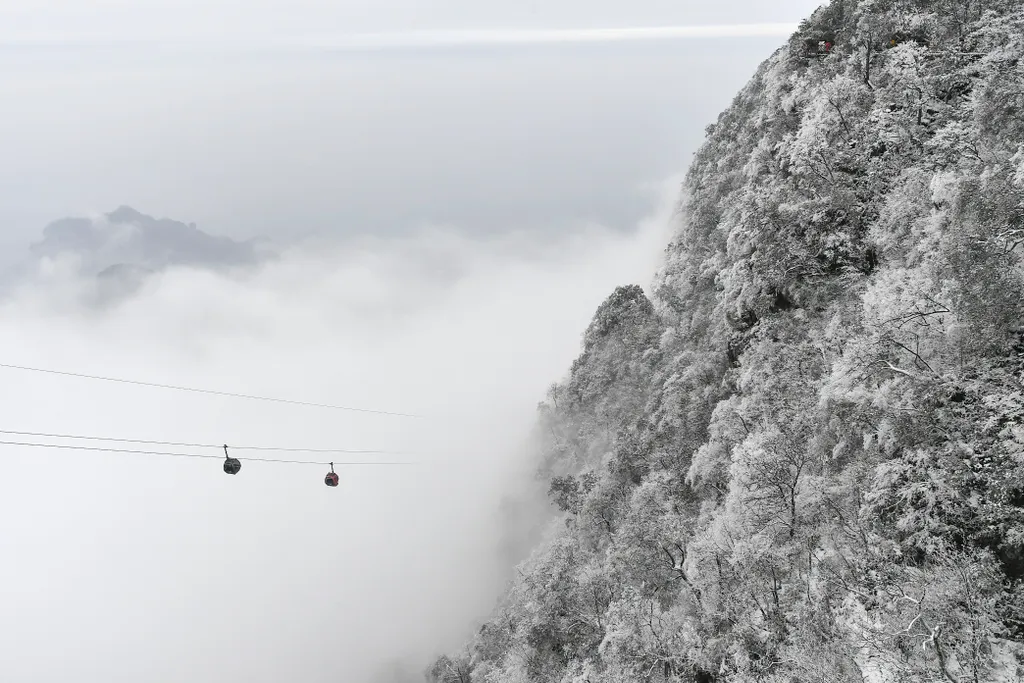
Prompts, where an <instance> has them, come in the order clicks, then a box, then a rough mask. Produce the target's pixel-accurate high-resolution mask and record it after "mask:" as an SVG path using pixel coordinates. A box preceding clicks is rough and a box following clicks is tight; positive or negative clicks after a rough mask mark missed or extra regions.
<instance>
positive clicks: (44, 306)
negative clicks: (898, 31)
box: [0, 0, 817, 683]
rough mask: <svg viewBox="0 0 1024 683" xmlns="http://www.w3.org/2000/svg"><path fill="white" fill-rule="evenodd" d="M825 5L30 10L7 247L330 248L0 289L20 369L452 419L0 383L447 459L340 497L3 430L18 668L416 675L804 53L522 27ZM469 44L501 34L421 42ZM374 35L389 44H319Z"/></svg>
mask: <svg viewBox="0 0 1024 683" xmlns="http://www.w3.org/2000/svg"><path fill="white" fill-rule="evenodd" d="M816 5H817V3H816V2H807V1H803V0H793V1H786V2H773V3H767V2H762V1H761V0H722V1H721V2H717V3H706V2H681V1H679V0H673V1H671V2H670V1H669V0H664V1H663V0H633V1H632V2H628V3H623V2H613V1H612V0H559V1H554V0H547V1H545V2H515V3H482V2H479V1H478V0H477V1H473V2H471V1H470V0H458V1H454V0H453V1H445V2H430V3H426V2H421V1H419V0H372V1H371V0H366V1H359V2H353V1H351V0H341V1H339V0H332V1H330V2H328V1H327V0H289V2H269V1H268V0H250V1H249V2H246V3H236V2H228V1H227V0H203V1H202V2H199V1H198V0H195V1H193V0H174V1H172V0H151V1H149V2H142V1H141V0H92V1H91V2H86V1H85V0H31V2H30V1H28V0H26V1H24V2H14V0H10V1H6V2H0V102H2V103H3V105H2V107H0V150H2V151H3V157H4V163H3V164H0V255H2V257H0V261H2V260H8V261H10V260H12V259H14V258H16V257H17V256H18V255H19V254H23V253H27V246H28V244H29V243H30V242H32V241H34V240H36V239H38V238H39V236H40V235H41V232H42V228H43V227H44V226H45V225H46V224H47V223H49V222H50V221H52V220H54V219H57V218H61V217H64V216H68V215H91V214H95V213H96V212H106V211H111V210H113V209H115V208H116V207H118V206H119V205H122V204H127V205H130V206H132V207H134V208H136V209H138V210H139V211H142V212H144V213H147V214H152V215H155V216H166V217H170V218H173V219H176V220H180V221H184V222H186V223H187V222H195V223H197V224H198V227H200V228H201V229H203V230H205V231H207V232H210V233H213V234H226V235H230V236H234V237H238V238H245V237H250V236H254V235H259V234H262V235H269V236H273V237H277V238H280V239H282V240H288V239H290V238H293V237H296V236H301V235H307V234H309V233H319V234H320V235H322V236H323V237H326V238H327V239H326V240H320V241H318V242H316V243H315V246H313V245H310V244H307V245H305V246H297V247H295V248H293V249H291V250H289V251H288V252H287V253H286V254H285V255H284V257H283V258H282V259H281V260H280V261H278V262H276V263H273V264H270V265H267V266H265V267H262V268H260V269H257V270H255V271H251V272H249V273H242V274H238V273H235V274H226V273H219V274H218V273H210V272H202V271H198V270H189V269H182V268H174V269H171V270H168V271H166V272H164V273H162V274H159V275H158V276H156V277H154V278H152V279H151V280H150V281H149V282H148V283H147V285H146V287H145V288H144V289H143V290H142V291H141V292H140V293H139V294H138V295H137V296H136V297H134V298H132V299H130V300H128V301H126V302H124V303H123V304H122V305H120V306H117V307H114V308H109V309H106V310H103V311H97V310H95V309H93V308H89V307H87V306H84V305H83V304H82V302H83V300H85V299H87V298H88V296H87V295H88V292H89V291H90V288H93V287H95V282H93V281H91V280H81V279H79V277H78V275H77V274H76V273H75V271H74V269H73V268H69V267H67V264H66V263H64V262H62V261H60V260H57V261H52V262H50V261H48V262H46V263H44V264H42V266H41V267H40V268H39V269H38V270H37V271H36V272H35V273H34V274H33V275H31V276H30V277H29V278H28V279H27V280H25V281H24V282H23V283H22V286H21V288H20V289H19V290H18V291H17V292H15V293H14V294H13V295H10V296H9V297H7V298H3V299H0V363H6V364H18V365H28V366H36V367H43V368H54V369H58V370H69V371H74V372H85V373H91V374H98V375H107V376H120V377H129V378H134V379H140V380H145V381H152V382H162V383H169V384H178V385H185V386H198V387H207V388H212V389H217V390H222V391H233V392H243V393H244V392H248V393H258V394H263V395H279V396H284V397H287V398H296V399H299V400H308V401H320V402H328V403H335V404H346V405H354V406H361V407H369V408H378V409H381V410H390V411H400V412H414V413H426V414H429V415H431V416H433V417H432V418H431V419H427V420H409V419H406V420H403V419H399V418H390V417H385V416H373V415H366V414H355V413H344V412H338V411H334V412H331V411H325V410H319V411H318V410H316V409H312V408H300V407H295V406H283V405H280V404H266V403H262V404H261V403H252V402H246V401H243V400H241V399H228V398H216V397H210V396H201V395H195V394H188V393H183V392H168V391H160V390H156V389H145V388H142V387H130V386H124V385H114V384H109V383H107V384H105V383H102V382H89V381H87V380H80V379H73V378H68V377H59V376H50V375H42V374H37V373H30V372H20V371H16V370H10V369H2V368H0V383H2V385H3V387H4V391H3V392H2V397H0V414H2V415H3V418H2V419H0V430H8V431H28V432H41V433H43V432H45V433H60V434H73V435H99V436H107V437H115V438H134V439H144V440H163V441H184V442H199V443H212V444H219V443H224V442H227V443H229V444H245V443H248V444H250V445H263V446H266V445H270V446H275V445H277V446H287V447H316V448H325V447H329V448H355V449H394V450H400V451H412V453H413V455H411V456H408V457H407V458H404V459H409V460H412V461H414V462H415V463H416V464H415V465H414V466H407V467H404V466H403V467H395V468H386V467H378V468H369V467H363V468H340V470H341V479H342V484H341V486H340V487H339V489H337V490H333V489H329V488H327V487H326V486H324V485H323V475H324V474H325V472H326V468H324V467H321V466H299V465H286V464H272V463H258V462H252V461H246V460H245V459H244V458H245V455H244V454H241V453H240V454H239V455H240V456H241V457H242V458H243V469H242V472H241V473H240V474H239V475H237V476H236V477H228V476H226V475H225V474H223V473H222V471H221V463H220V462H219V461H218V460H216V459H214V460H203V459H191V458H160V457H149V456H133V455H128V454H120V455H119V454H100V453H93V452H73V451H67V452H65V451H56V452H48V451H46V450H45V449H35V448H29V447H15V446H10V445H7V446H4V445H0V557H3V558H4V561H3V562H0V605H2V606H3V609H0V642H2V643H3V644H4V646H3V647H0V679H2V680H4V681H6V680H11V681H26V682H28V681H32V682H33V683H36V682H38V683H50V682H53V683H57V682H61V683H63V682H65V681H74V682H75V683H121V682H122V681H123V682H124V683H128V682H129V681H130V682H131V683H136V682H137V681H140V680H145V681H148V682H151V683H180V682H181V681H189V682H190V683H220V682H222V681H229V680H245V681H248V682H249V683H264V682H266V683H270V682H275V683H276V682H279V681H283V680H294V681H302V682H303V683H320V682H323V683H327V682H328V681H330V682H335V681H339V680H340V681H352V682H353V683H379V681H377V680H376V679H374V678H373V675H374V672H375V671H377V670H378V669H379V667H380V666H381V665H382V664H383V663H385V662H387V661H388V660H390V659H395V658H406V657H408V658H410V661H412V662H414V663H416V664H417V665H418V664H420V663H423V662H424V661H425V659H426V658H427V657H428V655H429V654H430V653H432V652H434V651H436V650H437V649H438V648H450V647H454V644H455V643H458V642H460V641H461V640H462V639H463V638H465V637H467V636H468V635H470V634H471V633H472V632H473V622H474V620H475V619H476V618H478V617H481V616H483V615H484V614H485V613H486V612H487V610H488V609H489V608H490V606H491V605H492V604H493V602H494V600H495V599H496V597H497V596H498V593H499V590H500V587H501V586H500V579H501V577H502V576H504V575H505V572H507V571H508V567H504V566H502V565H501V557H502V556H501V555H500V554H499V552H498V551H499V547H498V546H499V545H500V542H501V540H500V539H501V527H500V525H499V524H498V521H497V520H496V518H495V513H496V510H497V509H498V506H499V502H500V500H501V498H502V495H504V494H505V493H508V491H509V490H510V486H511V485H512V484H513V483H515V482H522V481H523V480H524V477H525V472H526V470H527V469H528V462H527V461H526V460H525V459H524V446H523V442H524V440H525V438H526V436H527V433H528V431H529V427H530V425H531V424H532V420H533V411H534V409H535V406H536V403H537V402H538V401H539V400H540V399H541V398H542V396H543V392H544V389H545V388H546V387H547V386H548V385H549V384H550V383H551V382H553V381H555V380H557V379H559V377H561V376H562V375H563V374H564V372H565V371H566V370H567V369H568V367H569V364H570V363H571V362H572V359H573V358H574V357H575V355H576V354H577V353H578V350H579V339H580V334H581V333H582V331H583V330H584V329H585V327H586V325H587V323H588V322H589V320H590V317H591V315H592V313H593V311H594V309H595V307H596V306H597V305H598V304H599V303H600V302H601V301H602V300H603V299H604V298H605V297H606V296H607V295H608V294H610V293H611V291H612V289H613V288H614V287H615V286H616V285H620V284H628V283H637V284H641V285H646V284H648V282H649V280H650V277H651V275H652V273H653V271H654V269H655V268H656V267H657V266H658V265H659V262H660V254H661V251H662V249H663V248H664V245H665V244H666V242H667V239H668V230H669V229H670V228H671V225H672V223H671V214H672V208H673V205H674V202H675V200H676V198H677V196H676V188H677V186H678V182H679V179H680V174H681V173H682V172H683V171H685V169H686V166H687V164H688V162H689V159H690V157H691V155H692V153H693V151H694V150H695V149H696V148H697V146H698V145H699V143H700V141H701V140H702V138H703V129H704V127H705V126H706V125H707V124H708V123H710V122H711V121H713V120H714V119H715V117H716V116H717V114H718V112H719V111H721V110H722V109H723V108H724V107H725V106H727V105H728V104H729V102H730V100H731V99H732V97H733V96H734V95H735V93H736V91H737V90H738V89H739V88H740V87H741V86H742V85H743V83H745V82H746V81H747V79H748V78H749V77H750V75H751V74H752V73H753V71H754V69H755V68H756V66H757V65H758V64H759V63H760V62H761V61H762V60H763V59H764V58H766V57H767V56H768V55H769V54H771V52H772V51H773V50H774V49H775V48H776V47H777V46H778V45H780V44H781V43H782V42H783V41H784V40H785V35H761V36H755V35H746V36H745V37H737V36H733V37H728V38H709V37H703V38H681V37H678V36H677V37H675V38H671V39H659V40H654V39H649V40H640V39H637V40H612V41H596V42H583V43H581V42H578V41H568V42H565V41H563V42H559V41H554V42H552V41H550V40H548V39H544V41H542V42H537V40H536V35H537V34H533V35H534V36H535V38H534V39H529V40H525V41H519V42H518V43H516V41H512V42H511V43H510V42H509V41H508V40H507V37H508V36H509V35H512V34H510V33H508V32H509V31H526V30H529V31H545V30H553V29H558V30H563V31H570V32H576V33H575V35H576V37H577V38H579V37H580V36H582V35H584V34H582V33H579V31H582V30H588V29H595V28H599V29H624V28H636V27H652V26H662V27H665V26H675V27H685V26H693V25H708V24H730V23H732V24H735V23H742V24H755V23H764V22H770V23H773V24H774V23H794V24H795V23H796V22H798V21H799V20H800V19H801V18H802V17H804V16H806V15H807V14H808V13H809V12H810V11H811V10H812V9H813V8H814V7H815V6H816ZM453 30H464V31H472V32H473V33H471V34H462V35H463V37H465V36H466V35H472V36H476V37H475V38H474V39H473V41H471V42H474V44H473V45H461V46H454V45H450V44H448V45H441V46H435V47H429V48H427V47H423V45H422V43H423V38H424V36H428V37H429V36H433V37H434V38H437V37H438V36H443V35H448V36H449V38H446V39H444V40H441V41H440V42H442V43H444V42H445V41H447V42H449V43H450V42H452V41H451V37H450V34H447V33H440V32H448V31H453ZM410 31H413V32H418V33H416V34H415V36H418V37H417V38H415V40H413V39H410V38H408V36H409V35H410V34H409V33H408V32H410ZM493 31H498V32H502V33H501V35H503V36H505V37H506V38H505V39H503V40H502V44H488V40H486V39H484V37H486V36H487V35H491V36H493V35H494V34H493V33H481V32H493ZM773 32H774V33H778V31H777V30H775V29H773V30H772V31H768V33H773ZM367 33H373V34H377V37H376V38H375V39H374V40H376V41H377V45H378V47H380V46H382V45H384V44H388V45H389V46H390V47H388V49H368V50H366V49H364V50H351V49H349V50H342V51H337V52H331V51H323V50H318V49H301V50H299V49H292V48H294V47H295V46H306V47H308V46H310V45H311V44H312V43H313V41H321V43H322V42H323V41H325V40H326V41H328V42H329V41H337V40H341V38H339V36H341V37H342V38H344V36H349V37H351V36H352V35H356V34H360V35H362V34H367ZM679 33H684V32H682V31H680V32H679ZM746 33H748V34H750V33H754V32H752V31H746ZM380 34H385V38H386V37H387V36H391V38H390V39H382V38H381V36H380ZM516 35H520V36H523V35H524V34H516ZM562 35H567V34H562ZM587 35H591V34H587ZM625 35H626V34H621V35H620V37H623V36H625ZM399 36H405V37H401V38H400V39H399ZM549 37H550V36H549ZM139 38H145V39H147V40H148V39H156V38H160V39H162V40H164V41H165V43H164V47H163V48H160V49H156V48H152V47H150V48H147V47H145V46H144V45H143V46H140V45H132V44H130V43H129V42H126V41H129V40H130V39H139ZM46 41H50V43H51V44H50V46H49V47H40V45H41V44H42V43H45V42H46ZM62 41H64V43H65V44H67V45H70V44H71V43H74V42H77V43H78V44H79V47H74V48H70V47H69V48H66V49H55V47H54V44H59V43H61V42H62ZM189 41H191V45H190V46H185V47H182V45H184V44H185V43H187V42H189ZM389 41H390V42H389ZM403 41H404V42H403ZM32 42H35V43H36V45H35V46H32V45H28V43H32ZM85 43H89V45H85ZM171 43H174V44H175V45H177V47H167V46H168V45H170V44H171ZM229 44H230V45H233V46H234V47H232V48H231V49H228V50H222V51H220V52H217V51H216V50H212V49H211V48H213V47H217V46H224V45H229ZM242 44H244V45H245V46H246V47H245V49H240V48H239V49H236V48H237V46H239V45H242ZM289 46H291V47H289ZM255 48H259V49H255ZM339 239H340V240H341V241H342V244H343V246H338V245H337V240H339ZM0 265H2V263H0ZM4 440H6V441H26V440H28V441H44V439H41V438H37V437H29V436H16V435H3V434H0V441H4ZM45 441H49V442H53V441H54V440H52V439H49V440H45ZM86 445H94V446H95V445H97V443H95V442H94V443H91V444H86ZM129 447H130V446H129ZM156 450H161V448H156ZM163 450H169V451H181V450H182V449H180V448H170V447H166V448H163ZM190 452H195V450H194V449H192V451H190ZM200 452H204V453H208V452H210V451H209V450H207V451H200ZM212 452H213V453H214V454H215V455H216V454H217V452H216V449H212ZM250 454H251V453H250ZM278 455H280V454H278ZM285 457H290V456H287V455H286V456H285ZM375 457H385V456H375ZM389 457H390V456H389ZM396 457H397V456H396ZM315 459H319V458H315ZM325 459H329V458H325ZM335 459H336V460H337V461H339V462H340V461H342V460H345V459H346V458H345V457H344V456H337V457H336V458H335ZM392 459H394V458H392ZM360 460H362V461H365V460H367V457H360ZM388 683H391V682H390V681H389V682H388Z"/></svg>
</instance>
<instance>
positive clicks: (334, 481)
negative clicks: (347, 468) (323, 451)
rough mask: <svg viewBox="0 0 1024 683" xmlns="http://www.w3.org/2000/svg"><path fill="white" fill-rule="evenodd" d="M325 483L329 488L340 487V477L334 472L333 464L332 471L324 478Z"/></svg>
mask: <svg viewBox="0 0 1024 683" xmlns="http://www.w3.org/2000/svg"><path fill="white" fill-rule="evenodd" d="M324 483H325V484H327V485H328V486H337V485H338V475H337V474H336V473H335V472H334V463H333V462H332V463H331V471H330V472H329V473H328V474H327V476H326V477H324Z"/></svg>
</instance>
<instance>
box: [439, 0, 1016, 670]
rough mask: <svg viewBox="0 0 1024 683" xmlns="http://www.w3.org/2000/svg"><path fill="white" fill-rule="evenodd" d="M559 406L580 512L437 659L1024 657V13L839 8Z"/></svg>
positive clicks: (734, 137)
mask: <svg viewBox="0 0 1024 683" xmlns="http://www.w3.org/2000/svg"><path fill="white" fill-rule="evenodd" d="M680 209H681V210H680V213H679V218H678V225H677V227H676V232H675V236H674V238H673V241H672V243H671V244H670V245H669V246H668V248H667V250H666V254H665V260H664V265H663V268H662V269H661V271H660V272H659V274H658V276H657V277H656V279H655V282H654V283H653V285H652V286H651V287H650V288H649V289H648V290H647V291H648V292H649V294H648V293H645V290H644V288H642V287H639V286H635V285H632V286H624V287H620V288H619V289H617V290H616V291H615V292H614V293H613V294H612V295H611V296H610V297H609V298H608V299H607V300H606V301H605V302H604V303H603V304H602V305H601V307H600V308H599V309H598V311H597V313H596V315H595V316H594V319H593V322H592V323H591V325H590V327H589V328H588V329H587V330H586V333H585V335H584V337H583V343H582V351H581V354H580V356H579V358H578V359H577V360H576V361H575V363H574V364H573V366H572V368H571V371H570V373H569V374H568V376H567V378H566V379H565V380H564V381H562V382H560V383H558V384H557V385H555V386H553V387H552V388H551V390H550V393H549V395H548V397H547V399H546V400H545V401H544V402H543V403H542V404H541V406H540V415H539V425H538V435H539V438H540V439H541V440H542V442H543V449H542V450H543V453H542V458H541V464H540V467H539V470H540V476H542V477H544V478H545V487H546V488H549V492H550V498H551V501H552V503H553V504H554V505H556V506H557V508H558V509H559V510H560V512H561V515H560V517H559V519H558V520H557V522H556V528H555V529H554V530H553V532H552V533H549V534H548V535H547V537H546V540H545V541H544V542H543V543H542V544H541V545H540V546H539V547H537V548H535V549H534V551H533V553H532V555H531V556H530V558H529V559H528V560H526V561H525V562H523V563H522V564H521V565H520V566H519V567H518V570H517V573H516V578H515V579H514V580H513V581H512V583H511V585H510V586H509V588H508V590H507V593H506V594H505V595H504V596H503V597H502V599H501V601H500V603H499V604H498V606H497V607H496V609H495V611H494V613H493V614H492V615H491V617H490V618H489V619H488V621H486V623H484V624H483V626H482V627H481V628H480V630H479V632H478V633H477V635H476V637H475V639H474V640H473V641H472V642H471V643H468V644H467V646H466V647H465V649H464V650H463V651H461V652H453V653H449V654H447V655H445V656H442V657H440V658H438V659H437V660H436V661H435V662H434V663H433V664H432V666H431V667H430V668H429V671H428V672H427V674H426V675H427V678H428V680H430V681H434V682H436V683H525V682H527V681H536V682H550V683H555V682H560V683H606V682H607V683H611V682H622V683H625V682H627V681H630V682H632V681H694V682H699V683H711V682H735V683H740V682H748V681H750V682H752V681H765V682H767V681H772V682H778V683H782V682H787V683H788V682H793V683H796V682H798V681H799V682H802V683H810V682H821V683H845V682H847V681H850V682H853V681H856V682H862V681H873V682H882V681H886V682H888V681H892V682H894V683H896V682H900V683H903V682H908V683H909V682H925V681H936V682H937V681H946V682H948V683H966V682H968V681H969V682H971V683H979V682H982V681H1021V680H1024V646H1022V641H1024V269H1022V267H1021V254H1022V252H1024V246H1022V245H1024V8H1022V3H1021V2H1020V0H832V2H831V3H830V4H828V5H825V6H823V7H821V8H820V9H819V10H818V11H817V12H816V13H815V14H814V15H813V16H811V17H810V18H809V19H808V20H806V21H804V22H803V24H802V25H801V27H800V29H799V31H798V32H797V33H796V34H795V35H793V36H792V38H791V39H790V40H789V41H788V43H787V44H786V45H784V46H783V47H781V48H780V49H779V50H778V51H777V52H776V53H775V54H774V55H772V56H771V57H770V58H769V59H768V60H766V61H765V62H764V63H763V64H762V65H761V67H760V68H759V69H758V71H757V73H756V74H755V75H754V76H753V78H752V80H751V81H750V82H749V84H748V85H747V86H746V87H744V88H743V90H742V91H741V92H740V93H739V94H738V95H737V96H736V98H735V100H734V101H733V103H732V104H731V106H730V107H729V108H728V109H727V110H726V111H725V112H723V113H722V114H721V115H720V116H719V118H718V121H717V122H716V123H714V124H713V125H710V126H708V128H707V138H706V140H705V142H704V144H703V147H702V148H701V150H700V151H699V152H698V153H697V155H696V157H695V160H694V162H693V164H692V166H691V168H690V169H689V172H688V175H687V177H686V180H685V183H684V187H683V191H682V200H681V205H680Z"/></svg>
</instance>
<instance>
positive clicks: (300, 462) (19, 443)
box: [0, 441, 416, 468]
mask: <svg viewBox="0 0 1024 683" xmlns="http://www.w3.org/2000/svg"><path fill="white" fill-rule="evenodd" d="M0 446H19V447H25V448H56V449H61V450H73V451H94V452H102V453H130V454H134V455H156V456H164V457H172V458H208V459H213V460H220V459H221V458H222V456H220V455H207V454H205V453H176V452H167V451H144V450H137V449H131V448H103V447H100V446H72V445H68V444H56V443H31V442H27V441H0ZM217 448H224V449H225V454H226V453H227V448H228V446H226V445H225V446H217ZM227 459H229V460H236V459H235V458H231V457H230V456H227ZM246 460H252V461H255V462H273V463H285V464H289V465H322V466H327V465H330V466H331V467H332V468H333V467H334V466H335V465H338V466H339V467H343V466H350V465H415V464H416V463H414V462H407V461H380V460H378V461H372V462H322V461H312V460H280V459H277V458H246Z"/></svg>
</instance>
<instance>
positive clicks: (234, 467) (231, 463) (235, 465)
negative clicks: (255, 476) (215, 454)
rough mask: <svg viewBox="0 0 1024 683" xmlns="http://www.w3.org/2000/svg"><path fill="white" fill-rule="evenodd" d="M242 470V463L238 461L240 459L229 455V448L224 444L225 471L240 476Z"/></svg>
mask: <svg viewBox="0 0 1024 683" xmlns="http://www.w3.org/2000/svg"><path fill="white" fill-rule="evenodd" d="M240 469H242V463H240V462H239V461H238V458H232V457H231V456H230V455H228V446H227V444H224V471H225V472H227V473H228V474H238V470H240Z"/></svg>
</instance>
